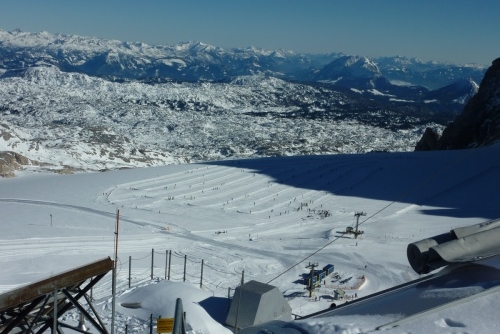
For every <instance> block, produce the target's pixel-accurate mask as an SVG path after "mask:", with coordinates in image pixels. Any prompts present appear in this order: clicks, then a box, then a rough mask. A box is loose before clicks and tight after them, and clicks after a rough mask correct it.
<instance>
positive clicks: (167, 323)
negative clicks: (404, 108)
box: [156, 318, 174, 333]
mask: <svg viewBox="0 0 500 334" xmlns="http://www.w3.org/2000/svg"><path fill="white" fill-rule="evenodd" d="M173 330H174V318H158V319H157V320H156V332H157V333H172V331H173Z"/></svg>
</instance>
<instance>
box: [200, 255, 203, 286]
mask: <svg viewBox="0 0 500 334" xmlns="http://www.w3.org/2000/svg"><path fill="white" fill-rule="evenodd" d="M201 288H203V259H201V275H200V289H201Z"/></svg>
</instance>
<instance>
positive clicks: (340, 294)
mask: <svg viewBox="0 0 500 334" xmlns="http://www.w3.org/2000/svg"><path fill="white" fill-rule="evenodd" d="M344 296H345V291H344V290H341V289H337V290H335V291H333V298H334V299H335V300H339V299H343V298H344Z"/></svg>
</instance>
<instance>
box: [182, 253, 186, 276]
mask: <svg viewBox="0 0 500 334" xmlns="http://www.w3.org/2000/svg"><path fill="white" fill-rule="evenodd" d="M186 265H187V255H185V254H184V277H183V278H182V281H183V282H186Z"/></svg>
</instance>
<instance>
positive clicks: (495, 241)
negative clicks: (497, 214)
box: [406, 219, 500, 274]
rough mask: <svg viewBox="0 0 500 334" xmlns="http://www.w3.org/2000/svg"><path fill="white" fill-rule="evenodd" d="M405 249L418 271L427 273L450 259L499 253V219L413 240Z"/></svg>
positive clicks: (410, 261) (450, 261) (476, 257)
mask: <svg viewBox="0 0 500 334" xmlns="http://www.w3.org/2000/svg"><path fill="white" fill-rule="evenodd" d="M406 253H407V256H408V262H409V263H410V265H411V267H412V268H413V270H415V272H417V273H418V274H427V273H429V272H431V271H433V270H435V269H438V268H441V267H444V266H446V265H448V264H450V263H459V262H472V261H476V260H479V259H483V258H485V257H489V256H493V255H497V254H500V219H496V220H492V221H488V222H484V223H480V224H477V225H472V226H467V227H461V228H456V229H453V230H451V231H450V232H449V233H444V234H440V235H437V236H434V237H432V238H428V239H424V240H420V241H417V242H414V243H411V244H409V245H408V248H407V250H406Z"/></svg>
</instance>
